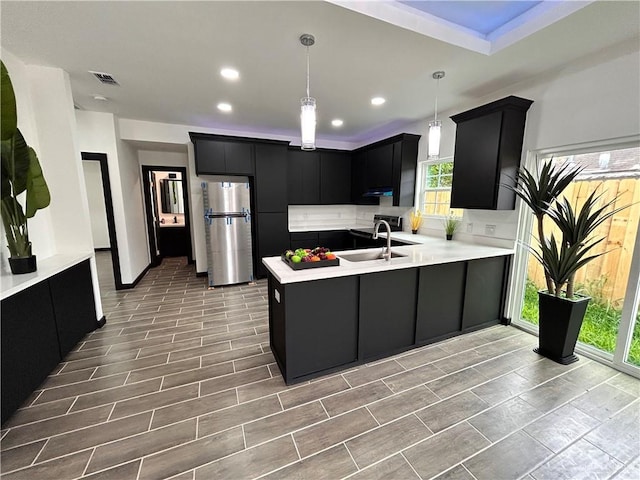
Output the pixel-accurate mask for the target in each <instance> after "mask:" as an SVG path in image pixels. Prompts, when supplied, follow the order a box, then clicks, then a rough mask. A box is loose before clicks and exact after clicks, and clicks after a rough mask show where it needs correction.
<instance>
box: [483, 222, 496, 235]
mask: <svg viewBox="0 0 640 480" xmlns="http://www.w3.org/2000/svg"><path fill="white" fill-rule="evenodd" d="M484 233H485V235H495V234H496V226H495V225H489V224H486V225H485V226H484Z"/></svg>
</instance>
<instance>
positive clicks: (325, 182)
mask: <svg viewBox="0 0 640 480" xmlns="http://www.w3.org/2000/svg"><path fill="white" fill-rule="evenodd" d="M320 203H321V204H322V205H331V204H334V205H339V204H346V203H351V154H350V153H349V152H340V151H331V152H324V151H322V152H320Z"/></svg>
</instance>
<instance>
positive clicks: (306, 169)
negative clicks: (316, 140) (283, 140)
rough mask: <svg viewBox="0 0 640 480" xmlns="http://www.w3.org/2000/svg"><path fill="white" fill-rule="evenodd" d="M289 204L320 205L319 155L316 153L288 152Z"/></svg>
mask: <svg viewBox="0 0 640 480" xmlns="http://www.w3.org/2000/svg"><path fill="white" fill-rule="evenodd" d="M287 165H288V171H289V180H288V185H289V189H290V191H289V203H290V204H294V205H317V204H318V203H320V155H319V154H318V152H303V151H302V150H289V152H288V158H287Z"/></svg>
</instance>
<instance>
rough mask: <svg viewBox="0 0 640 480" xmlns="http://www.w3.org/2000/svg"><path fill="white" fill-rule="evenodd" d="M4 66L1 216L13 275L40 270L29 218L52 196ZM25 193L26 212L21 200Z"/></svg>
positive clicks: (0, 118) (48, 201) (1, 92)
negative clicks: (21, 124) (20, 124)
mask: <svg viewBox="0 0 640 480" xmlns="http://www.w3.org/2000/svg"><path fill="white" fill-rule="evenodd" d="M0 63H1V72H0V75H1V78H0V82H1V83H0V86H1V91H0V95H1V102H2V111H1V114H0V115H1V116H0V124H1V132H0V140H1V141H2V199H1V207H2V209H1V214H2V223H3V226H4V231H5V235H6V237H7V246H8V248H9V253H10V257H9V265H10V267H11V272H12V273H14V274H18V273H30V272H34V271H36V268H37V265H36V257H35V255H33V254H32V252H31V242H30V241H29V229H28V227H27V219H28V218H31V217H33V216H34V215H35V214H36V211H37V210H39V209H41V208H45V207H47V206H48V205H49V203H50V201H51V197H50V195H49V188H48V187H47V182H46V181H45V179H44V176H43V175H42V169H41V168H40V162H39V161H38V156H37V155H36V152H35V151H34V150H33V148H31V147H30V146H29V145H27V142H26V141H25V139H24V137H23V136H22V134H21V133H20V130H19V129H18V121H17V110H16V99H15V94H14V91H13V85H12V84H11V79H10V78H9V73H8V72H7V69H6V67H5V65H4V62H0ZM22 194H24V199H25V202H26V212H25V210H24V209H23V207H22V205H21V204H20V202H19V201H18V196H21V195H22Z"/></svg>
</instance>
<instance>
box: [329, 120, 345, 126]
mask: <svg viewBox="0 0 640 480" xmlns="http://www.w3.org/2000/svg"><path fill="white" fill-rule="evenodd" d="M343 124H344V121H342V120H340V119H339V118H336V119H334V120H331V125H333V126H334V127H341V126H342V125H343Z"/></svg>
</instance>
